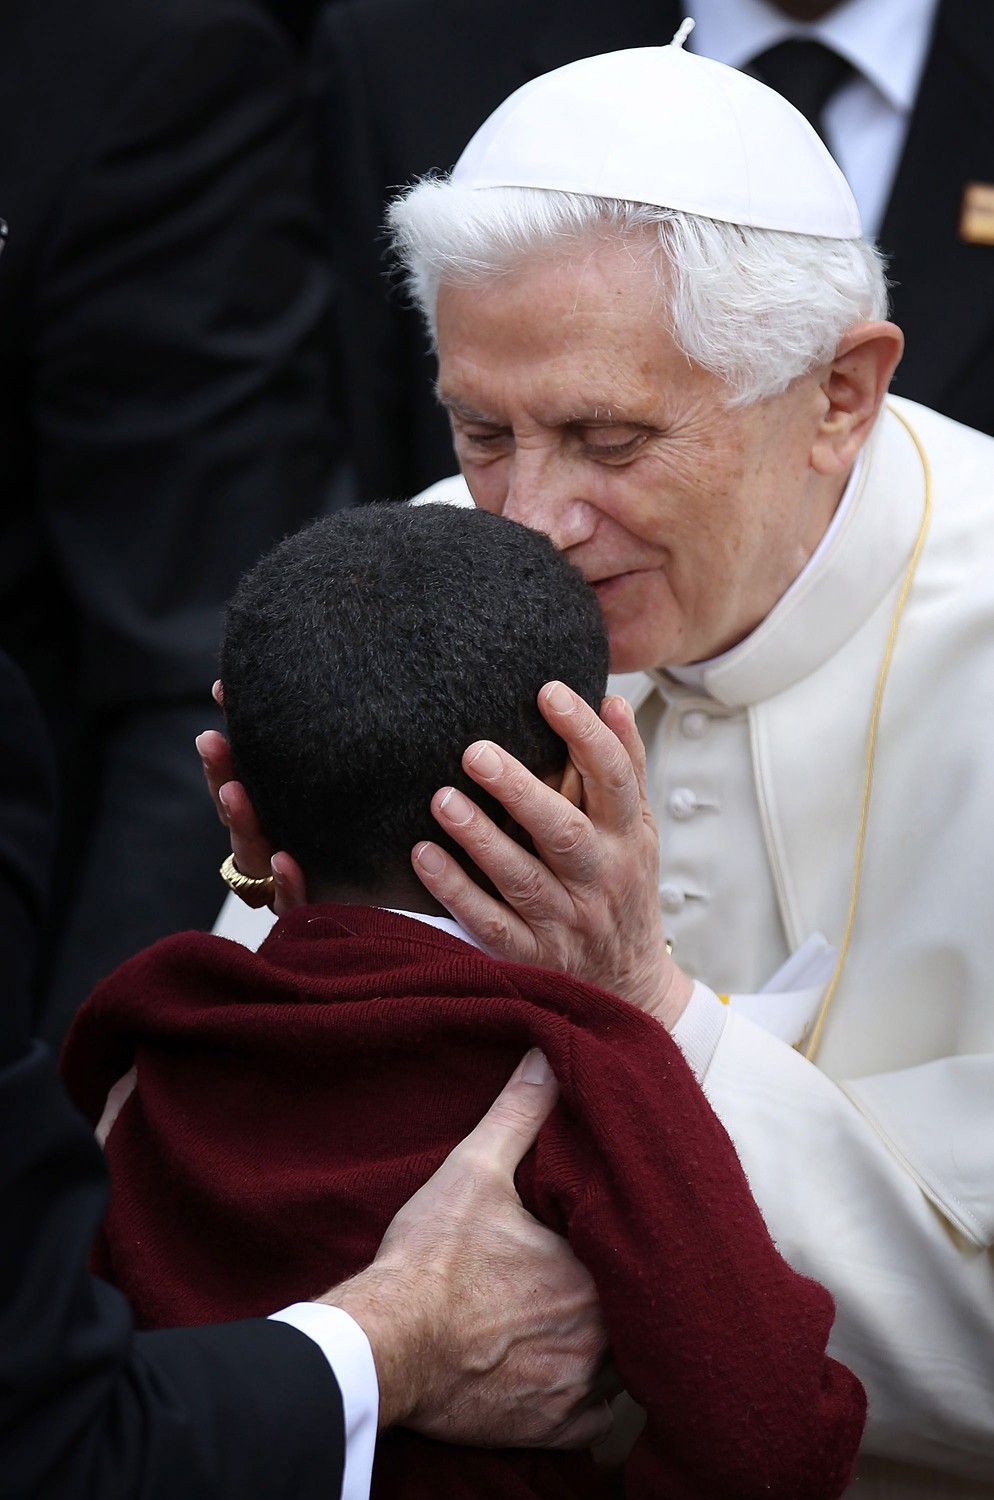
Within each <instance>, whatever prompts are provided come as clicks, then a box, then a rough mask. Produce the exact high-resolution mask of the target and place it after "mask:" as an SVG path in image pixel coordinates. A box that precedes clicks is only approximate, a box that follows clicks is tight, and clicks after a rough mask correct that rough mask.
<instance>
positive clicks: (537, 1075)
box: [519, 1047, 552, 1083]
mask: <svg viewBox="0 0 994 1500" xmlns="http://www.w3.org/2000/svg"><path fill="white" fill-rule="evenodd" d="M519 1077H520V1078H521V1081H522V1083H548V1081H549V1079H550V1078H551V1077H552V1069H551V1068H550V1067H549V1060H548V1058H547V1057H546V1055H545V1053H544V1052H540V1051H539V1049H538V1048H537V1047H533V1048H532V1050H531V1051H530V1052H528V1053H526V1054H525V1059H524V1061H523V1062H522V1064H521V1072H520V1074H519Z"/></svg>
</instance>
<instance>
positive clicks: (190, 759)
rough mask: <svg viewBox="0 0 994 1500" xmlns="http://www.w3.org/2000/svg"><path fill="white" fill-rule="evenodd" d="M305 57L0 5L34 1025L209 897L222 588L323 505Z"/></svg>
mask: <svg viewBox="0 0 994 1500" xmlns="http://www.w3.org/2000/svg"><path fill="white" fill-rule="evenodd" d="M298 69H299V62H298V60H297V58H296V54H295V52H294V50H293V47H292V44H291V42H290V41H289V38H288V37H286V36H285V34H284V33H283V31H282V29H281V28H280V27H278V26H277V25H276V23H275V22H274V21H273V20H272V19H271V18H270V17H269V15H268V14H267V12H266V8H265V6H264V5H263V4H261V3H259V0H142V3H134V0H87V3H86V4H85V5H77V4H74V3H71V0H5V3H4V4H3V5H2V6H0V138H2V140H3V148H2V150H0V217H2V218H4V219H6V220H7V222H8V224H9V226H10V239H9V243H8V246H7V249H6V251H5V253H4V256H3V259H2V261H0V472H2V473H3V505H2V508H0V646H2V647H3V648H5V649H6V650H8V651H9V652H10V653H11V654H12V655H13V656H15V657H16V658H17V659H18V660H19V662H20V663H21V665H22V666H23V668H24V670H25V672H26V673H27V675H28V676H29V678H30V679H31V681H32V683H33V685H34V687H35V689H36V691H37V692H38V694H39V697H40V699H41V702H42V706H43V709H44V711H45V714H46V717H47V719H48V722H49V725H50V728H51V729H52V732H53V735H54V737H55V741H56V745H57V749H58V753H59V759H60V766H61V771H62V776H63V787H64V797H63V805H64V809H65V814H66V818H65V824H64V827H63V839H62V846H61V851H60V860H59V866H58V871H59V876H60V881H61V883H60V885H59V886H57V889H56V892H55V898H56V906H57V909H58V915H59V923H58V928H59V932H58V936H59V947H58V948H57V949H56V963H55V967H56V990H57V1000H56V1002H55V1003H56V1006H57V1009H58V1014H57V1015H56V1017H55V1018H54V1020H53V1023H52V1028H51V1033H50V1034H51V1035H53V1037H58V1036H60V1035H61V1034H62V1032H63V1031H64V1029H65V1025H66V1023H67V1022H68V1020H69V1019H70V1017H71V1014H72V1012H73V1010H74V1008H75V1005H76V1004H77V1003H78V1002H79V1001H80V1000H81V999H83V998H85V995H86V994H87V993H88V992H89V989H90V988H91V987H92V985H93V983H94V982H95V981H96V980H97V979H98V978H100V977H102V975H103V974H104V973H106V972H108V971H109V970H110V969H111V968H113V967H115V966H116V965H117V963H118V962H120V961H121V960H122V959H123V958H124V957H125V956H127V955H128V954H130V953H132V952H134V951H136V950H137V949H138V948H141V947H143V946H144V945H146V944H147V943H149V942H151V941H152V940H153V939H154V938H156V937H157V936H160V935H161V934H163V933H165V932H169V931H173V930H175V929H177V928H183V927H188V926H203V925H209V924H210V922H211V921H212V919H213V916H214V915H215V913H216V911H217V909H218V906H219V904H220V900H221V897H222V895H223V888H222V887H221V884H220V882H219V881H218V879H217V864H218V862H219V861H220V859H221V858H222V857H223V855H224V852H225V840H224V837H223V833H222V830H221V828H220V826H219V825H218V823H217V820H216V818H215V817H214V814H213V810H212V808H211V806H210V803H209V800H208V799H207V798H206V796H205V792H204V787H203V778H202V775H201V772H200V768H199V764H198V762H197V759H196V755H195V753H194V751H193V748H192V737H193V735H194V733H195V732H196V731H197V730H198V729H202V728H206V727H207V726H208V724H209V723H210V722H211V718H210V715H211V712H212V705H211V702H210V697H209V694H210V686H211V682H212V680H213V678H214V676H215V675H216V660H217V643H218V633H219V621H220V612H221V607H222V605H223V603H224V601H225V599H226V598H227V597H228V595H229V594H230V593H231V591H232V590H233V588H234V585H235V583H236V582H237V580H238V578H239V576H240V574H241V573H242V571H244V569H245V568H246V567H247V566H249V565H250V564H251V563H252V562H253V561H254V560H255V559H256V557H257V556H258V555H259V553H260V552H261V551H262V550H263V549H265V548H266V547H268V546H269V545H270V544H271V543H272V542H273V540H275V539H276V538H278V537H279V536H281V535H283V534H284V533H285V532H286V531H288V530H292V529H295V528H296V527H297V526H299V525H300V524H302V523H303V522H304V521H305V520H307V519H309V518H310V517H311V516H313V515H314V514H315V513H317V512H318V511H319V510H321V509H323V508H326V507H330V506H331V505H333V504H334V503H335V499H336V496H335V494H334V493H333V484H334V479H335V477H336V470H335V467H334V465H335V458H336V443H337V438H336V434H335V430H334V426H333V419H332V412H331V407H332V397H331V394H330V390H329V386H328V375H327V361H326V354H325V346H326V341H327V326H326V321H325V320H326V317H327V294H328V276H327V270H326V263H325V258H324V255H323V249H322V247H321V245H320V240H319V234H318V230H317V229H316V227H315V226H316V219H315V215H314V211H313V203H312V201H311V196H310V195H311V182H310V171H309V164H310V157H309V153H308V149H307V130H306V123H305V120H304V115H303V104H302V91H301V90H300V87H299V83H300V78H299V72H298ZM46 946H47V947H48V948H51V945H46Z"/></svg>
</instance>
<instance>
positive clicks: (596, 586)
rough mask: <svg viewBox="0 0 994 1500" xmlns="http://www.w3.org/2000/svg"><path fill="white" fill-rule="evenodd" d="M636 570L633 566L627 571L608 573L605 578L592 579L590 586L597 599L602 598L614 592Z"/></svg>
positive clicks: (632, 576)
mask: <svg viewBox="0 0 994 1500" xmlns="http://www.w3.org/2000/svg"><path fill="white" fill-rule="evenodd" d="M637 572H638V569H635V568H633V569H631V570H630V571H629V572H627V573H609V574H608V576H607V577H606V578H596V579H594V580H593V581H592V582H591V585H590V587H591V588H592V589H593V591H594V593H595V594H596V595H597V597H598V599H601V600H603V599H604V598H605V597H606V596H608V595H610V594H613V593H615V592H616V590H617V589H619V588H620V587H621V586H622V585H623V584H624V583H626V582H627V581H628V579H629V578H634V577H635V576H636V573H637Z"/></svg>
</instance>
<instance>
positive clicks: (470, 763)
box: [413, 683, 692, 1028]
mask: <svg viewBox="0 0 994 1500" xmlns="http://www.w3.org/2000/svg"><path fill="white" fill-rule="evenodd" d="M538 702H539V707H540V709H541V711H542V714H543V715H544V717H545V718H546V720H547V721H548V723H549V724H550V726H551V727H552V728H553V729H555V731H556V733H557V734H559V735H560V736H561V738H562V739H563V740H565V742H566V745H567V749H568V751H569V755H570V759H571V760H572V762H573V764H574V765H575V766H576V769H577V770H578V771H579V773H580V776H581V778H582V781H583V801H582V810H580V809H578V808H576V807H574V806H572V805H571V804H570V803H569V802H567V801H566V800H565V799H564V798H563V797H561V796H559V794H558V793H557V792H555V791H553V790H552V789H551V788H550V787H548V786H546V785H545V784H544V783H543V782H542V781H540V780H538V779H537V778H536V777H535V776H533V775H532V774H531V773H530V772H529V771H527V770H526V769H525V767H524V766H522V765H521V764H520V762H519V761H516V760H515V759H514V758H513V756H510V755H508V754H507V753H506V751H504V750H502V749H501V748H500V747H499V746H496V745H493V744H492V743H490V742H489V741H484V742H481V743H478V744H475V745H471V746H470V747H469V749H468V750H467V751H466V754H465V756H464V758H463V767H464V769H465V770H466V772H467V774H468V775H470V776H471V777H472V778H473V780H474V781H476V782H477V783H478V784H479V785H480V786H481V787H483V788H484V789H485V790H486V791H487V792H488V793H489V794H490V795H491V796H492V797H494V798H496V800H497V801H498V802H500V803H501V804H502V805H503V806H504V807H505V808H506V809H507V811H508V812H509V813H510V815H511V817H512V818H513V819H514V820H515V822H516V823H518V824H519V825H520V826H521V827H522V828H524V829H525V831H526V832H527V833H528V834H529V835H530V836H531V839H532V842H533V844H534V848H535V851H536V852H535V853H531V852H530V851H528V850H525V849H523V848H522V847H521V845H520V844H518V843H516V842H515V841H514V839H512V838H510V837H509V836H508V835H507V834H506V833H504V832H502V831H501V830H500V829H499V828H497V826H496V825H495V824H494V823H493V822H492V821H491V820H490V819H489V818H488V817H487V816H486V815H485V814H484V813H482V812H481V811H480V810H479V808H477V807H476V806H475V805H474V804H473V803H472V802H471V801H470V800H469V798H467V797H465V796H463V795H462V793H461V792H458V791H455V790H453V789H451V788H442V789H441V790H440V791H439V792H438V793H437V794H436V796H435V797H434V798H433V800H432V812H433V813H434V815H435V818H436V819H437V821H438V822H439V824H440V825H441V826H442V827H443V828H444V829H445V831H446V832H447V833H448V834H449V835H450V836H451V837H452V838H453V839H455V841H456V843H458V844H459V845H460V847H461V848H462V849H464V850H465V851H466V853H467V854H468V855H469V856H470V858H471V859H472V860H473V862H474V863H475V864H476V865H477V866H478V867H479V869H480V870H481V871H482V872H483V873H484V874H485V875H486V876H487V878H488V879H489V880H490V881H491V882H492V883H493V885H494V886H495V887H496V889H497V890H498V891H499V892H500V894H501V895H502V896H503V898H504V899H503V901H501V900H500V899H497V898H494V897H493V896H491V895H489V894H487V893H486V892H484V891H483V890H481V888H480V887H479V886H478V885H477V884H476V883H475V882H474V881H473V880H472V879H471V878H470V876H469V875H467V874H466V872H465V871H464V870H463V869H462V868H461V867H460V866H459V864H458V863H457V861H456V860H454V859H452V858H451V857H450V856H449V855H448V854H446V853H445V852H444V851H443V850H442V849H440V848H439V847H438V846H437V845H435V844H430V843H421V844H418V845H417V847H416V848H415V850H414V853H413V861H414V868H415V870H416V871H417V873H418V875H419V877H420V879H421V881H422V883H423V884H424V885H425V887H426V888H427V889H428V890H429V891H430V892H431V894H432V895H433V896H434V897H435V898H436V900H438V901H440V902H441V903H442V905H443V906H445V907H446V908H447V909H448V910H449V911H450V912H451V913H452V915H453V916H454V917H455V918H456V919H457V920H458V921H459V922H461V923H462V925H463V926H464V927H465V928H466V929H467V931H469V932H470V933H472V934H473V936H474V937H475V938H476V939H477V940H478V941H479V942H480V943H482V944H483V946H484V947H485V948H486V949H487V950H488V952H490V953H493V954H495V955H496V956H498V957H500V958H509V959H515V960H518V961H519V962H524V963H536V964H541V965H542V966H543V967H545V968H552V969H557V970H560V971H564V972H566V973H570V974H574V975H576V976H577V977H579V978H581V979H586V980H588V981H590V982H591V983H594V984H599V985H601V986H602V987H603V988H605V989H609V990H612V991H614V993H615V994H618V995H621V996H622V997H623V998H624V999H626V1000H629V1001H631V1002H632V1003H633V1004H635V1005H638V1006H639V1007H640V1008H641V1009H643V1010H645V1011H647V1012H649V1014H651V1015H654V1016H656V1017H657V1019H658V1020H660V1021H661V1022H662V1023H663V1025H665V1026H666V1027H668V1028H671V1027H672V1026H674V1025H675V1024H676V1022H677V1020H678V1019H679V1017H680V1016H681V1015H682V1014H683V1011H684V1009H685V1007H686V1004H687V1001H688V1000H689V998H690V993H691V989H692V985H691V982H690V980H689V979H688V978H687V976H686V975H685V974H683V973H682V971H681V970H680V969H679V968H677V966H676V965H675V964H674V962H673V960H672V958H671V957H670V955H669V953H668V952H667V949H666V939H665V934H664V932H663V924H662V915H661V912H660V908H659V838H658V834H657V831H656V825H655V820H654V819H653V816H652V812H651V809H650V807H649V800H648V795H647V791H646V773H645V750H644V748H643V745H642V741H641V739H640V738H639V734H638V730H637V729H636V727H635V718H634V714H633V713H632V710H631V708H630V707H629V705H628V704H627V703H626V702H625V701H624V700H623V699H621V698H606V699H605V700H604V702H603V704H602V706H601V714H600V717H598V715H597V714H595V713H594V711H593V710H592V709H591V708H590V707H589V706H588V705H587V704H586V703H585V702H584V701H583V699H582V698H580V697H579V696H578V695H577V694H576V693H574V692H572V691H571V689H569V688H567V687H565V686H564V685H563V684H562V683H547V684H546V685H545V687H543V688H542V690H541V692H540V693H539V697H538Z"/></svg>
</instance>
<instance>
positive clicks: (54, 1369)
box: [0, 1043, 344, 1500]
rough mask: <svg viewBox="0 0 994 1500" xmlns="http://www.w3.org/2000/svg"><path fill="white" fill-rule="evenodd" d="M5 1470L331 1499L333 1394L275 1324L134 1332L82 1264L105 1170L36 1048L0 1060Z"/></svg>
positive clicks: (170, 1489)
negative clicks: (14, 1058)
mask: <svg viewBox="0 0 994 1500" xmlns="http://www.w3.org/2000/svg"><path fill="white" fill-rule="evenodd" d="M0 1122H2V1123H0V1205H2V1207H0V1288H2V1292H0V1475H2V1476H3V1477H2V1485H0V1487H2V1491H3V1494H4V1497H5V1500H135V1497H141V1500H178V1497H182V1500H200V1497H204V1500H208V1497H209V1500H224V1497H232V1500H242V1497H245V1500H269V1497H274V1500H275V1497H277V1496H287V1497H289V1500H330V1497H334V1496H335V1495H337V1494H338V1493H339V1492H340V1488H341V1476H342V1462H343V1456H342V1455H343V1442H344V1439H343V1419H342V1406H341V1397H340V1394H339V1391H338V1387H337V1385H336V1383H335V1380H334V1377H333V1376H332V1373H331V1370H330V1368H329V1366H328V1363H327V1360H326V1359H325V1357H324V1355H323V1354H322V1352H321V1350H320V1349H319V1348H318V1346H317V1345H316V1344H315V1343H313V1341H312V1340H310V1339H308V1338H307V1337H306V1335H304V1334H302V1333H299V1332H298V1331H297V1330H296V1329H294V1328H289V1327H287V1326H286V1325H284V1324H281V1323H270V1322H267V1321H265V1320H258V1321H252V1322H243V1323H231V1324H227V1325H221V1326H217V1327H211V1328H199V1329H182V1330H175V1331H168V1332H162V1333H147V1334H137V1335H136V1334H135V1333H134V1332H133V1330H132V1325H131V1318H130V1314H129V1312H128V1308H127V1305H126V1303H125V1302H124V1300H123V1298H121V1297H120V1295H119V1294H118V1293H117V1292H115V1291H113V1290H112V1289H111V1288H110V1287H108V1286H106V1285H105V1284H104V1283H102V1282H100V1281H97V1280H96V1279H94V1278H92V1277H90V1276H89V1275H88V1273H87V1272H86V1269H85V1258H86V1254H87V1250H88V1246H89V1243H90V1240H91V1238H92V1236H93V1233H94V1231H95V1229H96V1227H97V1224H98V1223H99V1220H100V1217H101V1215H102V1213H103V1211H104V1207H105V1200H106V1186H105V1177H104V1172H103V1164H102V1161H101V1158H100V1153H99V1151H98V1149H97V1147H96V1145H95V1143H94V1141H93V1138H92V1136H91V1134H90V1132H89V1130H88V1128H87V1127H86V1125H85V1124H84V1123H83V1121H82V1120H81V1119H80V1117H79V1116H78V1115H76V1113H75V1112H74V1110H73V1109H72V1107H71V1106H70V1105H69V1103H68V1101H67V1099H66V1097H65V1095H64V1093H63V1092H62V1089H61V1085H60V1083H59V1080H58V1077H57V1073H56V1070H55V1065H54V1061H53V1059H52V1057H51V1055H50V1054H49V1053H48V1051H47V1050H46V1049H45V1048H44V1047H43V1046H42V1045H41V1044H40V1043H35V1044H33V1046H32V1047H31V1048H30V1049H29V1050H28V1051H27V1052H25V1053H22V1055H21V1056H20V1058H18V1059H17V1060H15V1061H12V1062H11V1061H9V1060H8V1061H7V1062H6V1064H5V1066H3V1067H2V1068H0Z"/></svg>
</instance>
